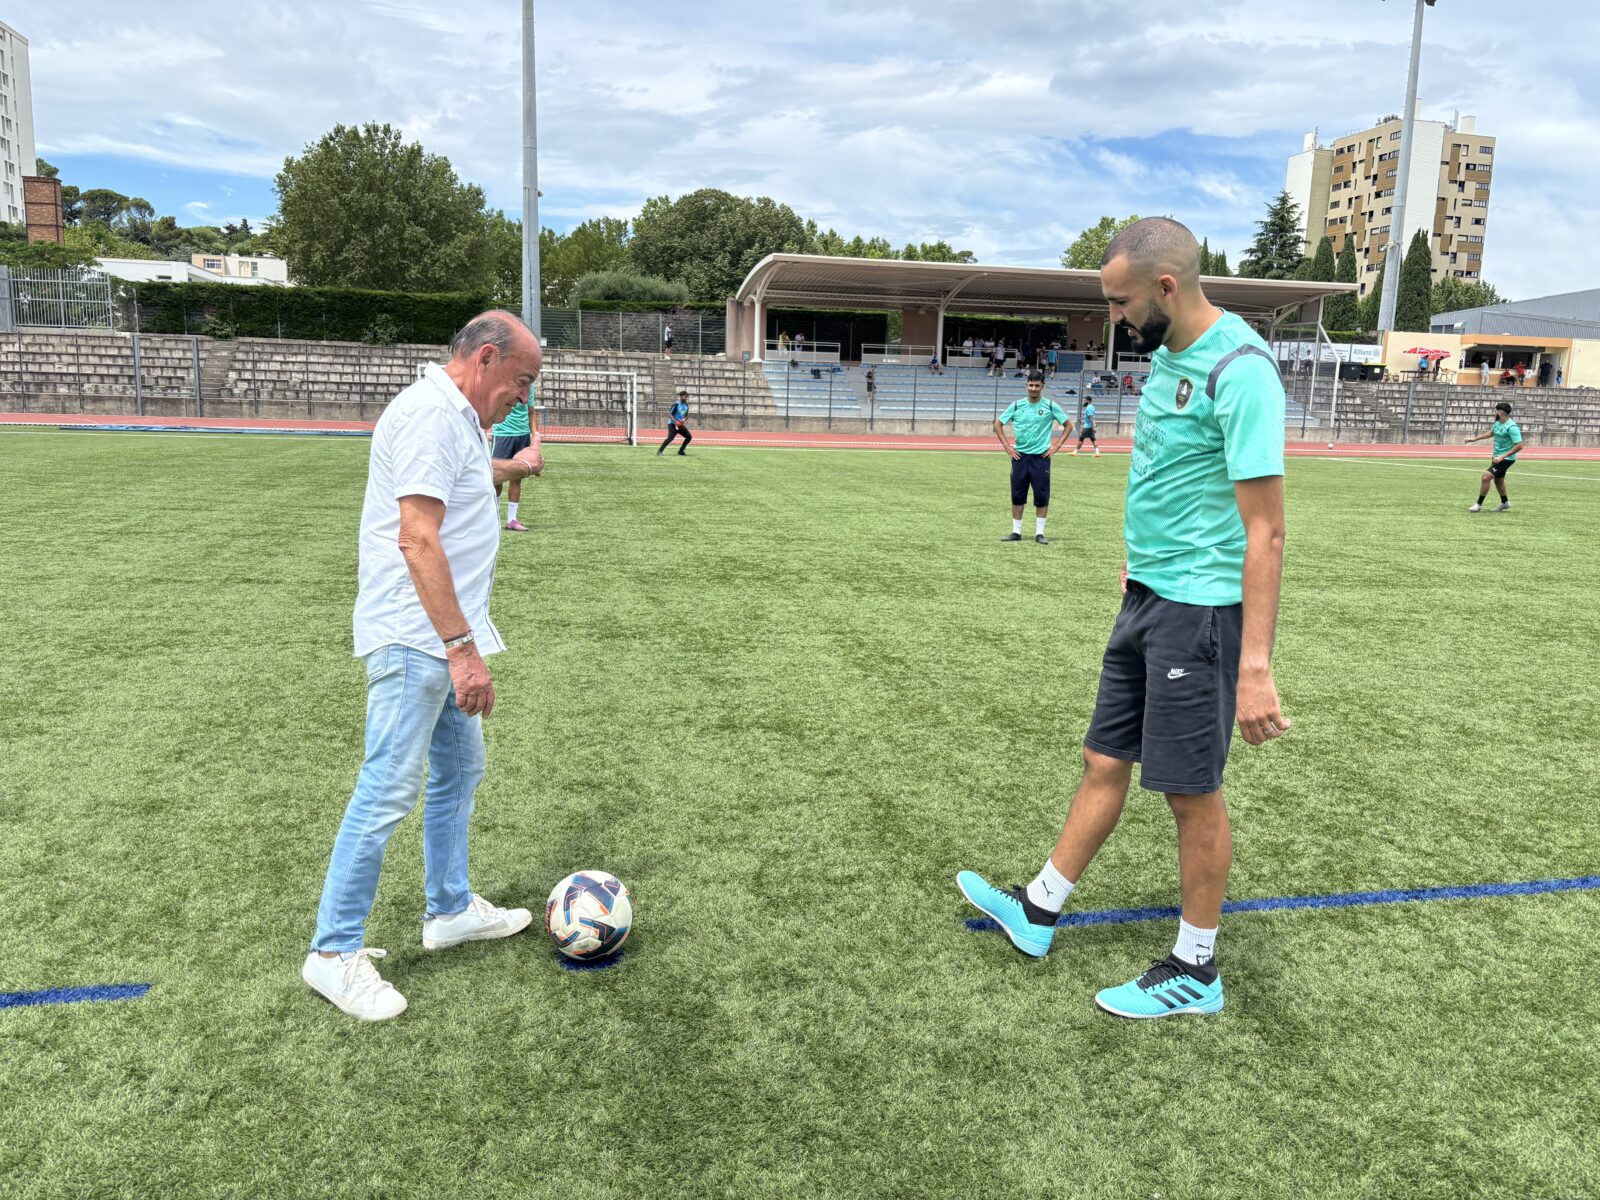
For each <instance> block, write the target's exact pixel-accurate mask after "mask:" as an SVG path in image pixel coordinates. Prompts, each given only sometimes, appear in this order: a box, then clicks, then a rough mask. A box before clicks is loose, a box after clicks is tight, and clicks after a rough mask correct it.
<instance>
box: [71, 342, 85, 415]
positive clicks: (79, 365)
mask: <svg viewBox="0 0 1600 1200" xmlns="http://www.w3.org/2000/svg"><path fill="white" fill-rule="evenodd" d="M72 378H73V380H74V382H76V383H77V385H78V411H79V412H80V413H81V412H82V411H83V351H82V347H81V346H80V345H79V343H78V335H77V334H73V335H72Z"/></svg>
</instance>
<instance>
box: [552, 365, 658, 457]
mask: <svg viewBox="0 0 1600 1200" xmlns="http://www.w3.org/2000/svg"><path fill="white" fill-rule="evenodd" d="M534 404H535V408H536V411H537V412H538V415H539V435H540V436H541V437H542V438H544V440H545V441H548V442H615V443H621V444H625V445H629V446H636V445H638V444H639V377H638V375H637V374H636V373H635V372H633V371H594V370H586V369H579V368H575V367H546V368H545V369H544V370H542V371H540V372H539V380H538V383H537V384H535V386H534Z"/></svg>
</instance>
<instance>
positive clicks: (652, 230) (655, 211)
mask: <svg viewBox="0 0 1600 1200" xmlns="http://www.w3.org/2000/svg"><path fill="white" fill-rule="evenodd" d="M811 245H812V235H811V233H810V232H809V231H808V230H807V228H806V223H805V222H804V221H802V220H801V219H800V218H799V216H797V215H796V214H795V211H794V210H793V209H792V208H790V207H789V206H788V205H787V204H779V203H777V202H776V201H774V200H772V199H769V198H768V197H766V196H760V197H758V198H756V199H754V200H751V199H748V198H746V197H744V196H734V195H731V194H729V193H728V192H724V191H720V190H719V189H717V188H701V189H700V190H699V191H697V192H690V193H689V194H688V195H686V196H680V197H678V199H676V200H673V199H670V198H669V197H667V196H657V197H655V198H653V199H650V200H646V201H645V203H644V207H643V209H641V210H640V212H639V216H638V218H637V219H636V220H635V221H634V223H633V236H632V238H631V239H630V240H629V243H628V254H629V257H630V258H631V259H632V262H633V266H634V269H635V270H637V271H638V272H639V273H640V274H641V275H657V276H660V277H661V278H663V279H680V280H682V281H683V282H684V283H685V284H686V285H688V288H689V294H690V295H691V296H693V297H694V298H695V299H697V300H721V299H724V298H726V297H728V296H731V295H732V294H733V293H734V292H735V291H737V290H738V288H739V285H740V284H741V283H743V282H744V278H745V276H746V275H748V274H749V273H750V268H751V267H753V266H755V265H756V263H758V262H760V261H761V260H762V259H763V258H765V257H766V256H767V255H769V254H778V253H788V254H804V253H806V252H807V251H809V250H810V249H811Z"/></svg>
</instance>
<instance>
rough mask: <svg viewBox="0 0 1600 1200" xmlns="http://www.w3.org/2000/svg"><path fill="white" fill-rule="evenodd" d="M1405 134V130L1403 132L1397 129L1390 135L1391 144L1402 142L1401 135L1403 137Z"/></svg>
mask: <svg viewBox="0 0 1600 1200" xmlns="http://www.w3.org/2000/svg"><path fill="white" fill-rule="evenodd" d="M1404 132H1405V131H1404V130H1403V129H1396V130H1395V131H1394V132H1393V133H1391V134H1390V135H1389V140H1390V141H1391V142H1398V141H1399V140H1400V135H1401V134H1402V133H1404Z"/></svg>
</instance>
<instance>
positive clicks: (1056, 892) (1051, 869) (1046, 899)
mask: <svg viewBox="0 0 1600 1200" xmlns="http://www.w3.org/2000/svg"><path fill="white" fill-rule="evenodd" d="M1070 895H1072V885H1071V884H1070V883H1068V882H1067V877H1066V876H1065V875H1063V874H1062V873H1061V872H1060V871H1058V870H1056V865H1055V863H1053V862H1051V861H1050V860H1049V859H1048V858H1047V859H1045V860H1044V870H1042V871H1040V872H1039V875H1038V878H1036V879H1035V880H1034V881H1033V882H1032V883H1030V884H1029V885H1028V899H1029V900H1031V901H1033V902H1034V903H1035V904H1037V905H1038V906H1039V907H1040V908H1042V909H1044V910H1045V911H1046V912H1053V913H1058V912H1060V911H1061V909H1062V906H1063V905H1065V904H1066V902H1067V897H1068V896H1070Z"/></svg>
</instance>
